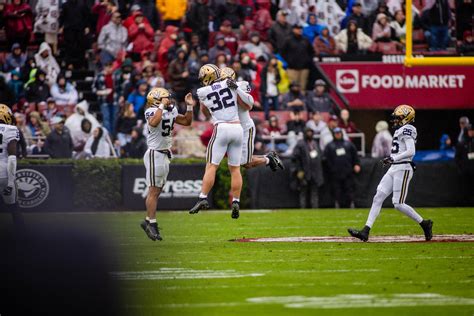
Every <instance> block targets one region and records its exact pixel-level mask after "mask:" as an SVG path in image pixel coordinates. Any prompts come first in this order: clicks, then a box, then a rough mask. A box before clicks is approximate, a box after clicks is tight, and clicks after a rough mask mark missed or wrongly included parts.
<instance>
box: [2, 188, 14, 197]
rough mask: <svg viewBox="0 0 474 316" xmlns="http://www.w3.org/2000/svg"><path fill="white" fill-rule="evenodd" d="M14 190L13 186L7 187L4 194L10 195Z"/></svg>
mask: <svg viewBox="0 0 474 316" xmlns="http://www.w3.org/2000/svg"><path fill="white" fill-rule="evenodd" d="M12 192H13V188H12V187H6V188H5V189H3V195H5V196H10V195H11V194H12Z"/></svg>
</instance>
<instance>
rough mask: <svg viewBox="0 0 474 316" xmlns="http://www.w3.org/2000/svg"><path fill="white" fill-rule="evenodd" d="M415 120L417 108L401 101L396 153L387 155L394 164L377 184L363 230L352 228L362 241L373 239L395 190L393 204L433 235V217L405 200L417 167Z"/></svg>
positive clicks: (386, 161)
mask: <svg viewBox="0 0 474 316" xmlns="http://www.w3.org/2000/svg"><path fill="white" fill-rule="evenodd" d="M414 120H415V110H414V109H413V108H412V107H411V106H409V105H400V106H398V107H397V108H396V109H395V110H394V111H393V113H392V123H393V127H394V128H396V131H395V134H394V135H393V141H392V154H391V155H390V157H386V158H384V159H383V163H384V165H390V168H389V169H388V171H387V173H386V174H385V175H384V176H383V178H382V180H381V181H380V184H379V185H378V187H377V193H376V194H375V196H374V200H373V202H372V207H371V209H370V213H369V218H368V219H367V223H366V224H365V226H364V228H363V229H361V230H357V229H353V228H349V229H348V232H349V234H350V235H351V236H353V237H356V238H359V239H360V240H362V241H367V240H368V239H369V232H370V229H371V228H372V225H373V224H374V222H375V219H376V218H377V216H378V215H379V214H380V209H381V208H382V204H383V202H384V201H385V199H386V198H387V197H388V196H389V195H390V194H391V193H393V198H392V202H393V206H395V208H396V209H397V210H399V211H400V212H402V213H404V214H405V215H407V216H408V217H410V218H411V219H413V220H414V221H416V222H417V223H418V224H420V226H421V228H422V229H423V233H424V235H425V239H426V240H431V238H432V237H433V234H432V227H433V221H431V220H429V219H426V220H425V219H423V218H422V217H421V216H420V215H419V214H418V213H417V212H416V211H415V210H414V209H413V208H412V207H411V206H409V205H408V204H405V199H406V197H407V193H408V185H409V184H410V180H411V178H412V176H413V172H414V171H415V165H414V163H413V162H412V160H413V157H414V156H415V143H416V137H417V133H416V128H415V127H414V126H413V125H411V124H410V123H412V122H413V121H414Z"/></svg>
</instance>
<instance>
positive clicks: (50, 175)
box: [16, 165, 74, 212]
mask: <svg viewBox="0 0 474 316" xmlns="http://www.w3.org/2000/svg"><path fill="white" fill-rule="evenodd" d="M16 183H17V189H18V204H19V205H20V208H21V209H22V211H47V212H68V211H72V210H73V203H72V202H73V201H72V200H73V189H74V184H73V180H72V166H71V165H56V166H54V165H44V166H42V165H29V166H23V165H19V166H18V170H17V172H16Z"/></svg>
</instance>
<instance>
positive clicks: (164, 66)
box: [156, 25, 178, 80]
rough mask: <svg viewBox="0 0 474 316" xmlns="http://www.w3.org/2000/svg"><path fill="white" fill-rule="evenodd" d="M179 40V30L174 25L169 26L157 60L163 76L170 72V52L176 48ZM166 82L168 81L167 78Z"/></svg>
mask: <svg viewBox="0 0 474 316" xmlns="http://www.w3.org/2000/svg"><path fill="white" fill-rule="evenodd" d="M177 38H178V28H177V27H176V26H173V25H168V26H167V27H166V29H165V34H164V38H163V39H162V40H161V43H160V47H159V48H158V54H157V56H156V59H157V61H158V67H159V69H160V71H161V73H162V74H164V75H165V74H166V73H167V71H168V64H169V62H170V61H169V60H168V50H169V49H170V48H171V47H173V46H174V44H175V42H176V39H177ZM165 80H168V77H167V76H166V78H165Z"/></svg>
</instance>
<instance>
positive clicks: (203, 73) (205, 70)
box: [198, 64, 221, 86]
mask: <svg viewBox="0 0 474 316" xmlns="http://www.w3.org/2000/svg"><path fill="white" fill-rule="evenodd" d="M220 75H221V74H220V70H219V68H218V67H217V66H216V65H213V64H205V65H204V66H202V67H201V69H199V77H198V78H199V81H200V82H201V84H202V85H203V86H208V85H211V84H213V83H214V82H216V81H217V80H219V79H220Z"/></svg>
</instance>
